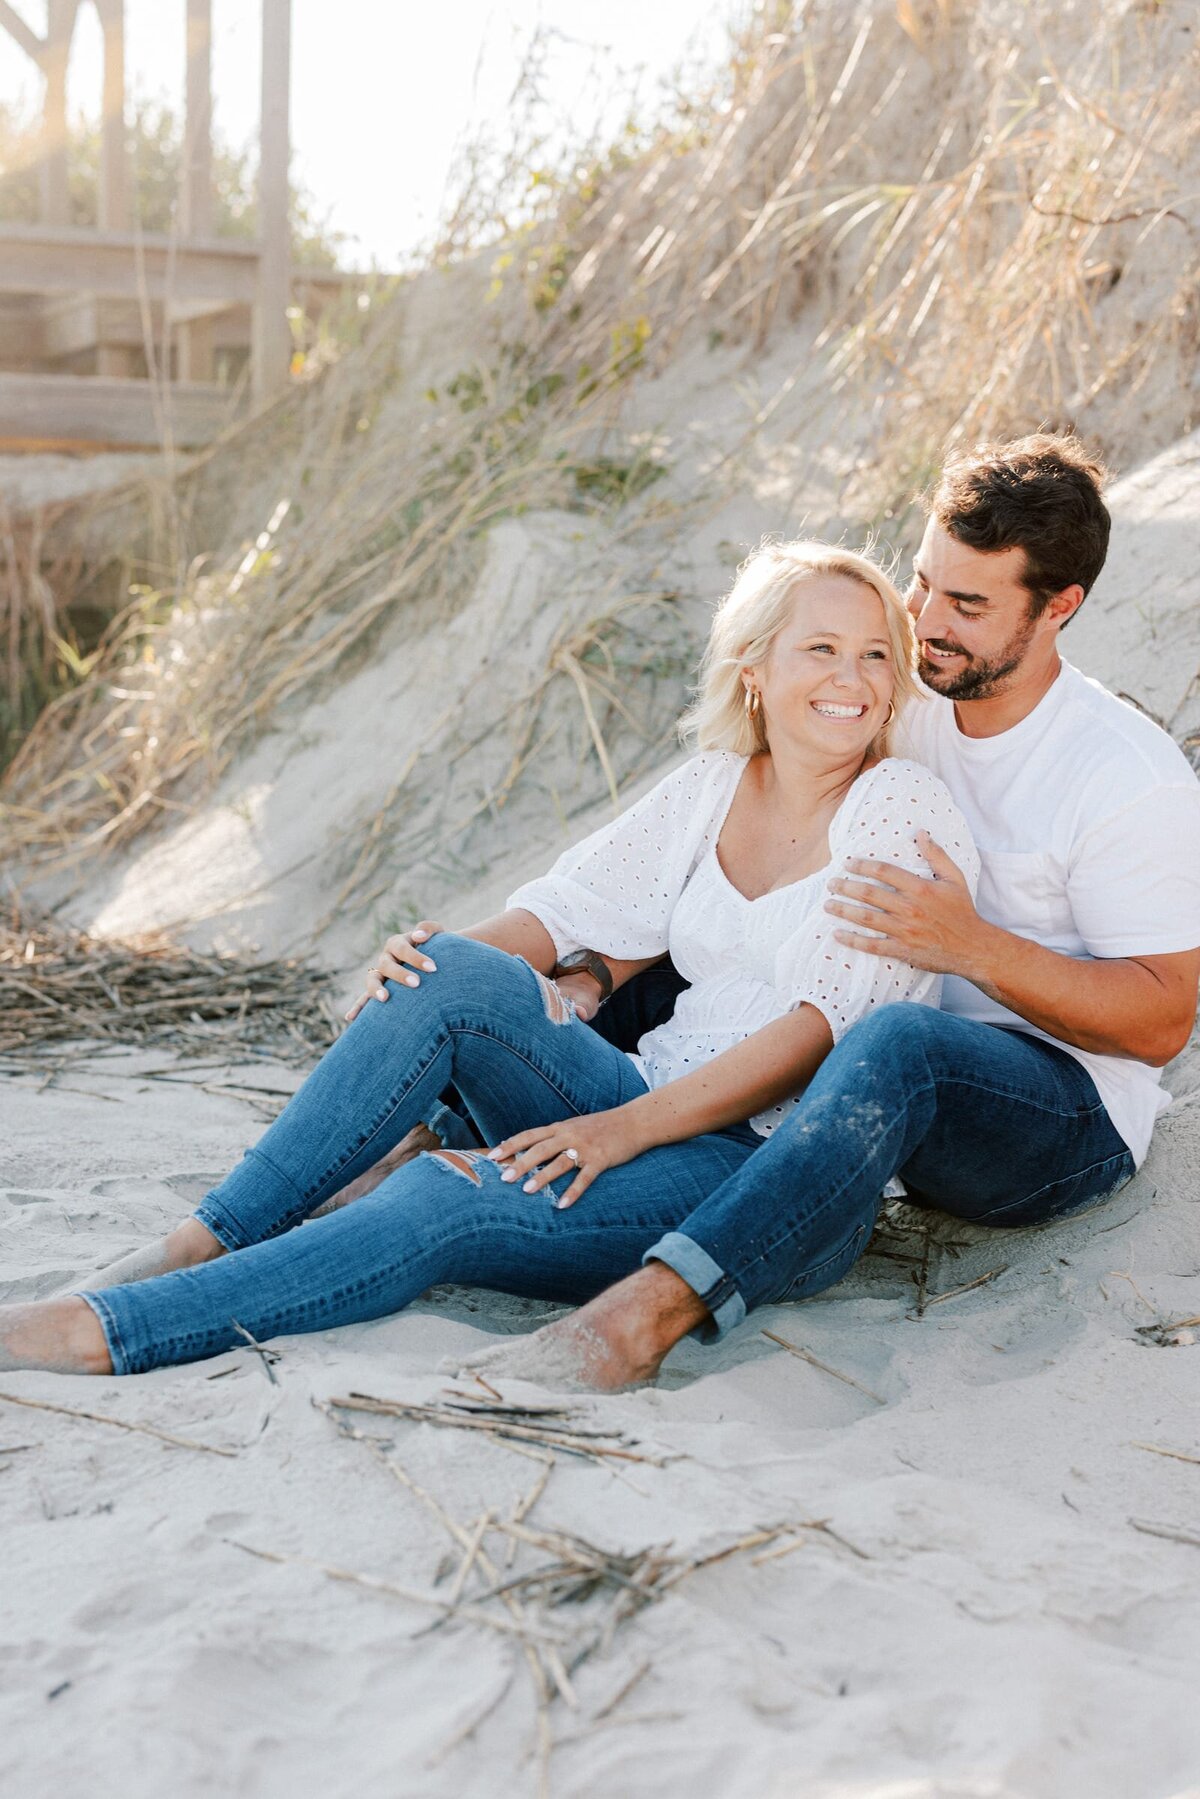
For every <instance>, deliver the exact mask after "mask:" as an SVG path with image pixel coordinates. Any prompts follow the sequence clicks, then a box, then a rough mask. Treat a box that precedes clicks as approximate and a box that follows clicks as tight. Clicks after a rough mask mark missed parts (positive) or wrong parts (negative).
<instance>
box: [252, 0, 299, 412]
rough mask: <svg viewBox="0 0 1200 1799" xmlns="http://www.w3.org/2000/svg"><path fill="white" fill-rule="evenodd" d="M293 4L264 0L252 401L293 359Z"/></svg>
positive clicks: (279, 379) (270, 388) (280, 382)
mask: <svg viewBox="0 0 1200 1799" xmlns="http://www.w3.org/2000/svg"><path fill="white" fill-rule="evenodd" d="M291 11H292V9H291V0H262V117H261V125H260V131H259V163H258V237H259V263H258V298H257V300H256V302H255V307H254V333H253V349H252V352H251V365H252V366H251V375H252V381H253V389H254V397H255V399H256V400H262V399H265V398H267V396H268V395H270V394H272V393H275V392H276V391H277V390H278V389H279V388H280V387H282V386H284V385H285V384H286V382H287V378H288V365H289V362H290V360H291V344H292V340H291V332H290V331H289V329H288V321H287V308H288V301H289V299H290V292H289V288H290V267H291V242H290V231H289V222H288V88H289V82H290V63H291V24H292V21H291Z"/></svg>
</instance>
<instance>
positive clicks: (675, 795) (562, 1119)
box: [0, 543, 978, 1374]
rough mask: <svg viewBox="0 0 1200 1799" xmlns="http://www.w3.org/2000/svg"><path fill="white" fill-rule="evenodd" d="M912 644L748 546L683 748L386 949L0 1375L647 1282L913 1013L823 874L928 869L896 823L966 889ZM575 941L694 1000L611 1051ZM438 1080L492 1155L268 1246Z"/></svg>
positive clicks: (823, 562)
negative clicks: (112, 1271)
mask: <svg viewBox="0 0 1200 1799" xmlns="http://www.w3.org/2000/svg"><path fill="white" fill-rule="evenodd" d="M913 650H914V645H913V634H912V626H911V623H910V621H909V618H908V614H907V612H906V611H905V609H904V605H903V602H902V601H901V599H900V596H899V595H898V594H897V592H896V590H895V588H894V587H893V586H892V584H891V582H890V581H888V579H887V578H886V577H885V576H884V575H883V574H882V573H881V571H880V570H879V569H878V568H877V567H876V565H875V564H874V563H873V562H872V561H870V560H869V559H868V558H867V557H865V556H860V555H856V554H853V553H851V552H849V551H846V550H841V549H833V548H829V547H827V546H824V545H820V544H815V543H794V544H784V545H778V546H774V547H771V548H767V549H764V550H761V551H760V552H759V553H758V554H757V555H755V556H753V557H752V558H751V559H750V561H749V562H748V563H747V564H746V566H745V567H744V568H743V570H742V571H741V573H740V575H739V578H738V580H737V583H736V584H735V586H734V588H733V591H732V593H731V594H730V595H729V596H728V598H727V599H726V600H725V601H724V603H723V604H722V606H721V607H720V608H719V610H718V612H717V614H716V617H715V620H714V623H713V628H712V632H711V635H710V640H709V644H708V648H707V651H706V654H705V658H704V663H703V668H702V678H701V683H700V687H699V691H698V697H697V700H696V703H695V704H694V706H693V707H692V709H691V712H690V714H689V717H688V719H687V721H686V723H687V726H688V729H689V733H690V736H691V738H692V741H693V742H694V743H695V744H697V745H698V748H699V753H698V754H696V755H694V756H693V757H692V758H691V760H690V761H688V762H685V763H684V764H683V766H682V767H680V768H678V769H676V770H675V772H674V773H673V774H671V775H668V776H667V778H666V779H665V780H664V781H662V782H660V783H659V785H658V786H657V787H656V788H654V789H653V791H652V792H650V793H649V794H647V795H646V797H645V798H644V799H642V800H641V801H639V802H638V804H637V805H635V806H632V807H631V808H630V809H629V810H628V811H627V812H626V813H624V814H623V816H622V817H620V818H619V819H618V820H617V821H616V822H615V823H614V824H612V825H609V826H606V827H604V828H603V829H601V830H599V831H597V832H595V833H594V835H593V836H591V837H589V838H587V839H586V840H585V841H584V842H583V843H581V844H579V845H577V846H576V847H575V848H574V849H572V850H569V851H567V852H566V854H565V855H563V856H562V857H560V859H559V861H558V862H557V863H556V864H555V866H554V868H553V869H552V870H551V871H550V873H549V874H548V875H547V876H545V877H544V878H543V879H541V880H538V881H533V882H531V883H529V884H528V885H527V886H525V887H522V888H520V889H519V890H518V891H517V892H516V893H515V894H513V896H512V898H511V899H510V901H509V907H508V910H506V911H505V912H504V913H503V914H501V915H500V917H498V918H496V919H492V920H489V921H488V922H486V923H484V924H482V925H478V926H476V927H474V929H472V930H470V931H467V932H463V933H461V934H457V935H456V934H450V933H444V934H437V935H434V936H432V938H431V939H425V940H418V936H419V934H418V933H417V932H414V933H412V934H411V935H409V936H407V937H400V938H393V939H391V940H390V944H389V951H390V954H388V955H386V956H385V957H384V958H382V959H381V961H380V963H379V965H378V969H377V970H376V971H375V972H374V977H373V980H372V986H371V991H370V995H366V996H364V998H363V999H362V1000H361V1001H360V1002H359V1005H358V1007H357V1008H356V1013H357V1015H356V1016H355V1018H354V1021H353V1023H352V1024H351V1027H350V1029H349V1030H348V1031H347V1032H346V1033H345V1034H344V1035H343V1037H342V1038H341V1039H340V1040H339V1042H338V1043H336V1044H335V1045H334V1046H333V1048H332V1049H331V1050H330V1051H329V1052H328V1054H327V1055H326V1056H324V1057H323V1058H322V1060H321V1062H320V1063H319V1064H318V1066H317V1067H316V1068H315V1069H314V1071H313V1073H312V1074H311V1075H310V1076H309V1078H308V1079H307V1081H306V1082H305V1083H304V1085H303V1087H301V1089H300V1090H299V1092H298V1093H297V1094H296V1095H295V1096H294V1098H293V1099H292V1100H291V1102H290V1103H289V1105H288V1106H287V1108H286V1110H285V1111H284V1112H283V1113H282V1114H281V1116H280V1117H279V1118H278V1119H277V1120H276V1121H275V1123H274V1124H272V1125H271V1127H270V1128H269V1130H268V1131H267V1132H266V1134H265V1135H264V1136H263V1138H262V1140H261V1141H260V1142H259V1143H258V1144H257V1146H256V1147H255V1148H254V1149H252V1150H250V1151H248V1152H247V1154H246V1157H245V1158H244V1160H243V1161H242V1162H241V1163H240V1164H239V1166H238V1167H237V1168H235V1169H234V1170H233V1172H232V1173H231V1174H230V1175H229V1176H228V1177H227V1178H226V1179H225V1180H224V1181H223V1182H222V1183H221V1184H220V1186H218V1187H217V1188H216V1189H215V1190H214V1191H213V1192H212V1193H210V1194H209V1195H208V1197H207V1198H206V1199H205V1200H204V1201H203V1203H202V1204H201V1205H200V1207H199V1208H198V1210H197V1211H196V1213H195V1215H194V1217H192V1218H191V1219H189V1220H187V1221H186V1222H185V1223H184V1224H183V1225H181V1226H180V1227H179V1228H178V1229H177V1230H175V1231H173V1232H172V1233H171V1234H170V1235H169V1236H168V1237H166V1238H164V1239H163V1240H162V1242H161V1243H160V1244H158V1245H156V1246H154V1248H153V1250H152V1251H150V1252H149V1253H148V1254H147V1253H146V1252H143V1257H142V1261H141V1264H140V1265H139V1267H137V1268H136V1269H134V1270H132V1271H130V1272H131V1273H133V1274H135V1275H138V1276H140V1275H142V1274H148V1275H149V1276H150V1278H145V1279H141V1278H138V1279H128V1278H127V1279H126V1281H125V1283H124V1284H120V1285H116V1286H104V1285H103V1284H99V1285H97V1284H96V1283H93V1287H92V1290H90V1291H84V1292H82V1293H81V1294H79V1295H77V1296H76V1295H72V1296H68V1297H66V1298H62V1299H56V1300H49V1301H46V1302H44V1303H42V1304H40V1305H32V1306H20V1307H9V1308H6V1309H5V1310H4V1311H3V1312H0V1362H3V1361H4V1358H5V1357H6V1358H7V1364H6V1365H7V1366H10V1367H11V1366H20V1367H49V1368H56V1369H61V1370H63V1371H74V1372H94V1373H105V1374H106V1373H109V1372H115V1373H118V1374H121V1373H134V1372H140V1371H142V1370H145V1369H148V1368H152V1367H156V1366H159V1365H162V1364H164V1363H172V1362H184V1361H191V1360H196V1359H198V1358H201V1357H204V1356H211V1355H215V1354H217V1353H218V1352H220V1351H222V1350H225V1349H228V1348H230V1347H232V1346H235V1345H236V1344H238V1343H239V1342H244V1341H245V1333H246V1332H247V1331H248V1332H249V1333H250V1334H251V1335H252V1336H254V1337H255V1338H256V1339H260V1340H261V1339H264V1338H268V1337H272V1336H277V1335H282V1334H286V1333H290V1332H294V1331H309V1330H319V1329H323V1328H325V1327H327V1326H333V1325H341V1324H350V1323H355V1322H359V1321H361V1320H365V1319H370V1318H377V1317H381V1316H383V1315H386V1314H388V1313H391V1312H394V1311H397V1310H398V1309H399V1308H400V1307H401V1306H404V1305H406V1304H407V1303H408V1302H409V1301H410V1300H412V1299H414V1298H415V1297H416V1296H417V1295H418V1294H420V1293H422V1292H424V1291H425V1289H426V1288H428V1287H430V1286H433V1285H435V1284H437V1283H439V1282H445V1281H454V1282H465V1283H470V1284H474V1285H479V1286H491V1287H498V1288H502V1289H507V1290H508V1291H511V1292H515V1293H520V1294H525V1295H528V1296H534V1297H547V1298H556V1299H569V1300H576V1301H578V1300H583V1299H585V1298H587V1297H590V1296H591V1295H592V1294H594V1293H596V1292H598V1291H599V1290H600V1289H602V1288H603V1287H605V1286H607V1285H609V1284H610V1283H611V1282H613V1281H614V1280H616V1279H618V1278H620V1277H621V1276H622V1275H624V1274H626V1273H628V1272H630V1271H631V1270H632V1269H634V1268H635V1267H636V1266H638V1264H639V1263H640V1262H641V1261H642V1260H644V1259H649V1258H651V1257H657V1258H658V1259H661V1260H663V1261H666V1262H668V1263H669V1264H670V1258H671V1255H672V1253H673V1252H672V1249H671V1244H670V1237H669V1235H665V1234H666V1233H670V1232H671V1230H672V1226H673V1224H674V1223H675V1222H676V1221H677V1220H678V1219H679V1218H680V1217H682V1216H684V1215H686V1213H687V1212H688V1211H689V1210H690V1209H691V1208H692V1207H693V1206H694V1205H695V1204H696V1203H697V1202H698V1201H699V1200H700V1199H702V1198H703V1197H705V1196H706V1195H707V1194H708V1193H709V1192H711V1191H712V1190H713V1189H714V1188H715V1187H716V1186H718V1185H719V1184H720V1183H721V1182H722V1181H723V1180H724V1179H726V1178H727V1177H728V1176H729V1175H730V1174H732V1173H733V1172H734V1171H735V1170H736V1169H737V1168H738V1167H740V1165H741V1164H742V1162H743V1161H744V1160H745V1158H746V1157H747V1156H749V1155H751V1154H753V1152H754V1149H755V1146H756V1145H757V1144H758V1143H759V1142H760V1141H761V1140H762V1138H763V1136H765V1135H766V1134H768V1133H769V1132H770V1131H771V1130H772V1129H773V1128H774V1126H775V1125H776V1124H777V1123H778V1122H779V1120H780V1119H781V1118H782V1117H783V1115H784V1113H785V1111H786V1110H787V1108H788V1107H790V1106H791V1105H793V1104H795V1103H796V1101H795V1096H796V1095H797V1093H798V1092H799V1091H800V1090H801V1089H802V1088H803V1087H804V1086H805V1084H806V1082H807V1081H808V1080H809V1079H810V1078H811V1076H812V1074H813V1072H814V1070H815V1069H816V1068H817V1067H818V1066H819V1064H820V1062H821V1061H822V1059H823V1058H824V1057H825V1056H826V1055H827V1054H828V1052H829V1050H830V1049H831V1047H832V1045H833V1043H834V1041H835V1039H836V1038H837V1037H839V1036H840V1035H841V1034H842V1032H843V1031H844V1030H845V1029H847V1028H848V1026H849V1025H850V1024H851V1023H853V1022H854V1021H855V1020H856V1019H857V1018H859V1017H861V1016H862V1015H863V1013H865V1012H866V1011H867V1009H868V1008H870V1007H872V1006H878V1005H883V1004H886V1003H888V1002H889V1001H892V1000H901V999H907V1000H914V999H915V1000H924V1001H926V1002H928V1003H930V1004H936V1003H937V999H938V989H939V980H938V977H937V976H935V975H930V974H926V973H924V972H922V971H920V970H916V969H913V968H910V967H908V966H907V965H905V964H902V963H894V962H888V961H883V960H881V959H880V958H878V957H873V956H866V955H862V954H860V953H858V952H855V951H852V950H847V949H844V948H842V947H840V946H839V945H837V944H836V942H835V941H834V937H833V932H834V930H835V928H836V920H834V919H833V918H832V917H830V916H829V915H828V914H827V913H826V912H825V911H824V909H823V902H824V899H825V894H826V882H827V880H828V878H830V877H831V876H832V875H833V874H836V872H837V871H838V870H839V869H840V868H841V867H842V866H843V865H844V862H845V860H846V859H847V858H849V857H852V856H855V855H860V854H861V855H870V856H873V857H875V858H877V859H891V860H893V861H895V862H896V863H898V864H900V865H901V866H904V867H906V868H909V869H911V870H913V871H915V872H928V871H927V869H926V867H925V864H924V862H923V859H922V857H921V855H920V852H919V850H918V848H917V835H918V833H919V832H920V831H921V830H927V831H928V832H930V833H931V835H932V836H934V837H935V838H936V839H937V841H938V842H939V843H941V844H942V845H943V846H944V847H945V848H946V849H947V850H948V851H949V852H950V854H951V855H952V856H953V857H954V858H955V860H956V861H957V862H958V864H959V866H960V867H961V868H962V870H963V872H964V874H965V875H966V877H967V879H968V881H970V882H972V883H973V882H974V879H975V876H976V873H977V867H978V863H977V858H976V856H975V852H974V848H973V846H972V844H971V843H970V840H969V836H968V833H967V829H966V826H965V824H964V822H963V820H962V818H961V816H960V815H959V813H958V811H957V809H956V808H955V807H954V805H953V802H952V801H951V799H950V796H949V794H948V793H947V791H946V789H945V788H944V787H943V786H942V784H941V783H940V782H939V781H938V780H936V779H935V777H934V776H932V775H931V774H929V773H928V772H927V771H926V770H924V769H920V768H918V767H916V766H915V765H914V764H912V763H908V762H901V761H896V760H889V759H888V758H887V735H888V727H889V725H890V724H891V721H892V720H893V718H894V717H895V715H896V712H897V711H898V710H899V709H900V708H901V707H902V706H903V705H905V704H906V703H908V702H909V701H910V700H911V699H912V698H913V697H914V695H915V693H916V686H915V682H914V679H913V675H912V667H913V660H914V656H913ZM426 942H428V945H429V947H428V948H426V947H425V944H426ZM581 948H587V949H589V950H592V951H596V952H599V953H600V954H602V955H604V956H607V957H610V958H620V959H621V964H620V967H621V969H622V971H623V972H628V967H629V966H631V965H638V964H641V963H643V962H645V961H647V960H651V959H654V958H657V957H659V956H661V955H662V954H663V952H664V951H666V950H667V949H668V948H669V949H670V951H671V954H672V957H673V959H674V961H675V963H676V965H677V966H678V968H679V969H680V971H681V973H682V974H683V975H684V976H685V978H687V979H688V980H689V981H690V982H691V986H690V988H689V989H688V991H687V992H685V993H684V994H683V995H682V996H681V998H680V1001H679V1004H678V1006H677V1008H676V1012H675V1015H674V1017H673V1019H671V1021H670V1022H669V1023H667V1024H665V1025H662V1026H660V1027H659V1028H658V1029H656V1030H654V1031H651V1032H649V1033H648V1034H647V1035H646V1036H645V1037H643V1039H642V1040H641V1042H640V1044H639V1053H638V1055H637V1056H636V1057H630V1056H627V1055H623V1054H622V1053H621V1052H620V1051H619V1050H617V1049H616V1048H615V1047H614V1046H613V1045H612V1044H610V1043H607V1042H605V1041H603V1040H602V1039H601V1038H600V1037H599V1036H598V1035H597V1033H596V1032H594V1031H591V1030H589V1029H587V1027H586V1026H585V1025H584V1024H583V1023H582V1022H581V1021H580V1020H579V1018H577V1016H576V1015H575V1010H574V1008H573V1006H572V1005H571V1004H570V1003H569V1002H568V1001H566V1000H565V999H564V998H563V996H562V994H561V992H560V991H559V989H558V988H557V987H556V986H555V985H554V983H553V982H552V981H551V980H550V979H549V978H548V977H549V975H550V973H551V971H552V970H554V969H555V968H557V967H558V966H559V964H560V962H561V961H562V960H563V958H564V957H565V956H567V955H569V954H570V953H571V952H572V951H577V950H579V949H581ZM380 975H386V976H387V977H388V978H387V979H386V981H384V980H382V979H380V978H379V976H380ZM376 1000H379V1001H383V1000H386V1002H387V1003H386V1004H383V1003H375V1001H376ZM451 1081H453V1083H454V1085H455V1086H456V1088H457V1089H458V1091H459V1093H460V1094H461V1095H462V1096H463V1098H464V1100H465V1101H466V1104H467V1106H468V1107H469V1109H470V1112H471V1115H472V1117H473V1119H474V1121H475V1124H476V1125H477V1127H478V1129H479V1131H480V1134H481V1136H482V1137H483V1140H484V1141H485V1142H490V1143H493V1144H495V1146H496V1147H495V1148H494V1149H492V1151H491V1152H490V1154H489V1155H484V1154H483V1153H482V1152H478V1151H463V1150H449V1149H444V1150H441V1151H437V1152H434V1153H427V1154H424V1155H422V1156H420V1157H419V1158H418V1159H417V1160H415V1161H413V1162H410V1163H409V1164H408V1165H407V1166H405V1167H402V1168H400V1169H398V1170H397V1171H396V1172H395V1173H392V1174H390V1175H389V1176H388V1178H387V1179H386V1180H384V1181H383V1182H382V1184H381V1185H380V1186H379V1187H377V1188H376V1189H375V1191H374V1192H372V1193H370V1194H369V1195H368V1196H367V1197H365V1198H362V1199H358V1200H356V1201H355V1203H354V1204H353V1205H350V1206H346V1207H343V1208H341V1209H339V1210H334V1211H331V1212H328V1213H327V1214H326V1215H324V1216H322V1217H320V1218H318V1219H315V1220H312V1221H311V1222H310V1223H309V1224H308V1225H307V1226H306V1228H305V1229H303V1230H294V1229H293V1228H292V1227H293V1226H294V1225H298V1224H300V1223H301V1222H302V1221H303V1220H305V1219H306V1218H308V1216H309V1214H310V1213H312V1212H314V1211H315V1210H316V1209H317V1208H318V1207H320V1206H321V1205H322V1203H323V1202H324V1201H326V1200H327V1199H328V1198H330V1196H331V1195H333V1194H334V1193H336V1192H338V1191H339V1190H340V1189H342V1188H344V1187H345V1185H346V1184H347V1182H352V1181H354V1180H355V1179H357V1178H358V1177H359V1176H360V1175H361V1174H363V1172H364V1171H365V1170H366V1169H368V1168H369V1167H371V1166H373V1165H374V1164H376V1163H377V1162H378V1161H379V1160H380V1158H381V1157H382V1156H385V1155H386V1154H387V1153H388V1152H390V1151H391V1150H392V1148H393V1147H394V1146H395V1145H396V1144H397V1143H398V1142H399V1141H400V1139H401V1138H402V1137H404V1135H405V1134H406V1133H407V1132H408V1131H409V1130H410V1129H411V1128H412V1127H413V1126H414V1125H415V1124H417V1123H418V1121H419V1120H421V1119H422V1118H425V1117H428V1115H429V1113H430V1110H431V1108H432V1106H433V1105H434V1103H435V1101H436V1099H437V1096H438V1095H439V1094H440V1093H441V1092H442V1091H443V1089H444V1088H445V1087H446V1086H447V1085H448V1084H449V1083H450V1082H451ZM577 1202H581V1203H579V1204H578V1210H574V1209H573V1208H574V1207H575V1206H576V1204H577ZM672 1265H673V1264H672ZM680 1272H684V1273H685V1278H686V1271H682V1270H681V1271H680Z"/></svg>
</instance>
